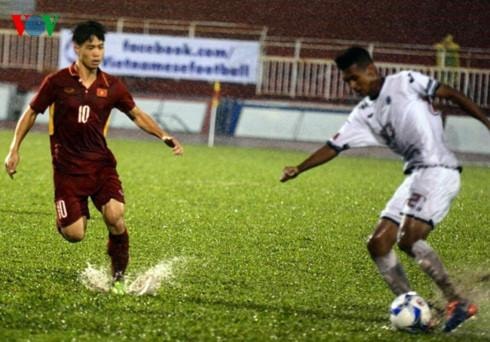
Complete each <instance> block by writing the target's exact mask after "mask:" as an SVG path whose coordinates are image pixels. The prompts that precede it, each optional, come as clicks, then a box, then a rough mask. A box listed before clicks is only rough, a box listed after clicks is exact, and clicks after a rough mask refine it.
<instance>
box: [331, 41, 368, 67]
mask: <svg viewBox="0 0 490 342" xmlns="http://www.w3.org/2000/svg"><path fill="white" fill-rule="evenodd" d="M335 63H336V64H337V67H338V68H339V69H340V70H345V69H347V68H349V67H350V66H351V65H354V64H356V65H357V66H359V67H361V68H365V67H367V66H368V65H369V64H372V63H373V59H372V58H371V56H370V55H369V52H367V50H366V49H364V48H362V47H360V46H353V47H351V48H348V49H347V50H345V51H344V52H342V53H341V54H340V55H338V56H337V58H335Z"/></svg>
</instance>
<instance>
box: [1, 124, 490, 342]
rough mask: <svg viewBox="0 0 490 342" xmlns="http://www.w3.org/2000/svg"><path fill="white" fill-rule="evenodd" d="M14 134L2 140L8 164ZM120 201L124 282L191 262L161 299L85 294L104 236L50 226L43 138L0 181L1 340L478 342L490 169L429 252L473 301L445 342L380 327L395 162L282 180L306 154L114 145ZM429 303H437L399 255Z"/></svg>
mask: <svg viewBox="0 0 490 342" xmlns="http://www.w3.org/2000/svg"><path fill="white" fill-rule="evenodd" d="M11 136H12V133H11V132H5V131H3V132H0V146H2V147H1V151H0V152H1V154H2V158H3V157H4V156H5V155H6V152H7V147H8V145H9V143H10V139H11ZM110 146H111V148H112V150H113V152H114V154H115V155H116V157H117V158H118V161H119V165H118V170H119V173H120V175H121V179H122V181H123V186H124V189H125V194H126V202H127V206H126V222H127V224H128V226H129V229H130V238H131V262H130V266H129V268H128V272H129V274H131V273H133V274H134V273H136V272H141V271H143V270H145V269H147V268H149V267H151V266H154V265H155V264H157V263H158V262H160V261H162V260H168V259H171V258H174V257H182V258H185V260H186V261H185V262H184V263H181V264H180V267H178V268H177V270H176V274H175V278H174V280H173V281H171V282H168V283H165V284H164V285H163V286H162V288H161V289H160V291H159V292H158V294H157V295H156V296H142V297H135V296H129V295H128V296H123V297H120V296H114V295H108V294H100V293H93V292H90V291H88V290H86V289H85V288H84V287H83V285H82V284H81V283H80V281H79V275H80V272H81V271H82V270H83V269H84V268H85V267H86V265H87V262H90V263H92V264H95V265H100V266H102V265H107V264H108V259H107V256H106V252H105V246H106V240H107V232H106V229H105V226H104V224H103V222H102V219H101V216H100V214H99V213H98V212H97V211H96V210H95V208H94V207H93V206H91V207H90V208H91V213H92V219H91V220H90V221H89V229H88V234H87V237H86V239H85V240H84V241H83V242H81V243H79V244H70V243H68V242H66V241H64V240H63V239H62V238H61V237H60V236H59V235H58V233H57V232H56V230H55V227H54V205H53V203H52V202H53V189H52V180H51V165H50V154H49V146H48V137H47V136H46V135H44V134H39V133H31V134H30V135H29V136H28V137H27V138H26V141H24V144H23V148H22V150H21V157H22V161H21V164H20V166H19V168H18V174H17V175H16V177H15V180H14V181H11V180H10V179H9V178H8V176H7V175H6V174H5V173H3V175H2V176H0V191H1V198H0V227H1V228H0V340H2V341H4V340H31V341H44V340H50V341H57V340H72V339H75V340H80V341H96V340H99V341H120V340H138V341H140V340H158V341H162V340H173V341H176V340H181V341H189V340H210V341H217V340H225V341H226V340H228V341H230V340H233V341H235V340H248V341H263V340H278V341H289V340H290V341H297V340H307V341H320V340H323V341H354V340H359V341H393V340H397V341H419V340H427V341H459V340H462V339H463V340H471V341H488V340H489V339H490V328H489V326H490V312H489V310H490V309H489V305H490V301H489V298H488V294H489V289H490V285H489V283H488V278H489V276H488V274H489V271H488V270H489V268H490V267H489V266H490V263H489V261H490V248H488V236H490V220H489V214H488V213H489V203H490V191H489V190H490V189H489V186H488V184H489V182H488V179H490V169H488V168H479V167H470V166H468V167H465V171H464V172H463V174H462V179H463V187H462V191H461V193H460V195H459V196H458V198H457V199H456V200H455V203H454V204H453V207H452V210H451V212H450V214H449V216H448V217H447V218H446V219H445V221H443V223H442V224H440V225H439V226H438V228H437V230H436V231H435V232H434V233H433V234H432V235H431V237H430V240H429V241H430V243H431V244H432V245H433V246H434V247H435V248H436V249H437V251H438V252H439V254H440V256H441V257H442V259H443V260H444V261H445V264H446V266H447V268H448V269H449V271H450V273H451V274H452V275H454V278H455V279H456V281H457V282H458V283H459V284H460V286H462V287H463V288H465V289H466V290H467V291H468V292H469V293H470V294H471V295H472V296H473V298H476V299H478V300H479V303H480V305H481V314H480V315H479V316H480V317H479V319H477V320H474V321H470V322H468V323H466V324H465V326H464V327H463V328H462V329H460V330H458V331H457V332H455V333H454V334H451V336H449V337H448V336H446V335H443V334H441V333H434V334H430V335H427V336H425V335H424V336H414V335H409V334H404V333H400V332H393V331H391V330H389V329H388V328H387V327H388V323H389V322H388V315H387V311H388V306H389V303H390V302H391V300H392V298H393V297H392V295H391V293H390V292H389V291H388V289H387V287H386V286H385V285H384V283H383V282H382V280H381V279H380V277H379V276H378V274H377V272H376V271H375V267H374V264H373V263H372V262H371V260H370V258H369V256H368V254H367V251H366V248H365V241H366V239H367V237H368V236H369V234H370V233H371V231H372V227H373V226H374V224H375V223H376V221H377V217H378V214H379V212H380V211H381V209H382V208H383V207H384V204H385V202H386V201H387V200H388V199H389V198H390V197H391V194H392V192H393V191H394V190H395V188H396V187H397V186H398V184H399V183H400V182H401V180H402V179H403V175H402V173H401V164H400V163H399V162H397V161H390V160H374V159H357V158H351V157H340V158H337V160H335V161H333V162H331V163H330V164H329V165H328V166H323V167H320V168H317V169H315V170H312V171H310V172H309V173H307V174H305V175H302V176H301V177H299V178H298V179H296V180H294V181H291V182H289V183H286V184H281V183H280V182H279V181H278V179H279V176H280V174H281V170H282V167H283V166H284V165H290V164H296V163H298V162H300V161H301V160H303V158H304V157H305V156H306V154H304V153H298V152H285V151H273V150H263V149H248V148H234V147H217V148H213V149H209V148H206V147H203V146H186V155H185V156H184V157H183V158H175V157H173V156H171V154H170V151H169V150H168V149H166V148H165V147H164V145H163V144H161V143H159V142H156V141H155V142H153V141H151V142H150V141H128V140H111V141H110ZM401 257H402V260H403V262H404V263H405V264H406V269H407V272H408V274H409V277H410V279H411V281H412V284H413V285H415V286H414V287H415V288H416V290H417V291H418V292H419V293H421V294H422V295H423V296H424V297H426V298H429V299H434V300H436V301H437V300H439V299H440V295H439V293H438V291H437V290H436V289H435V288H434V287H433V285H432V284H431V282H430V281H428V279H427V277H426V276H425V275H424V274H422V272H420V271H419V270H418V268H417V266H416V265H414V264H413V263H412V262H411V261H410V260H408V259H407V258H406V257H404V256H401Z"/></svg>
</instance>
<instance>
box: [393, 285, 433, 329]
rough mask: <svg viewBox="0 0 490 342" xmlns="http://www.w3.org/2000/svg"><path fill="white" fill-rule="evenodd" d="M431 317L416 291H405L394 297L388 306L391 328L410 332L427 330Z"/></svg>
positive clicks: (427, 306) (424, 302) (425, 303)
mask: <svg viewBox="0 0 490 342" xmlns="http://www.w3.org/2000/svg"><path fill="white" fill-rule="evenodd" d="M430 319H431V313H430V308H429V305H428V304H427V302H426V301H425V300H424V299H423V298H422V297H420V296H419V295H418V294H417V293H416V292H413V291H412V292H407V293H404V294H402V295H400V296H398V297H396V298H395V300H394V301H393V302H392V303H391V307H390V321H391V326H392V327H393V329H396V330H403V331H408V332H412V333H416V332H421V331H427V329H428V327H429V321H430Z"/></svg>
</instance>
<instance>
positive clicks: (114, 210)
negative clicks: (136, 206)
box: [102, 199, 125, 233]
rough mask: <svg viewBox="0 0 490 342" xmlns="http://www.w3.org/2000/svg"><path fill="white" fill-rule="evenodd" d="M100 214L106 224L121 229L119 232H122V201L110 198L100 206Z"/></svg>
mask: <svg viewBox="0 0 490 342" xmlns="http://www.w3.org/2000/svg"><path fill="white" fill-rule="evenodd" d="M102 215H103V217H104V222H105V223H106V225H107V226H109V227H110V228H112V227H113V228H115V229H116V230H117V231H119V230H122V231H121V232H120V233H122V232H124V229H125V227H124V218H123V217H124V203H121V202H118V201H116V200H114V199H111V200H110V201H109V202H108V203H107V204H106V205H104V207H103V208H102ZM116 233H117V232H116Z"/></svg>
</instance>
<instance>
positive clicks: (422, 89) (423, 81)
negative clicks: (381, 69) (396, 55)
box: [407, 71, 440, 99]
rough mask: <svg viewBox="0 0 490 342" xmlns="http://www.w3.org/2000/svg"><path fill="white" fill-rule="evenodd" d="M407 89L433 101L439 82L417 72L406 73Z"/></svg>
mask: <svg viewBox="0 0 490 342" xmlns="http://www.w3.org/2000/svg"><path fill="white" fill-rule="evenodd" d="M407 76H408V82H409V87H410V89H411V90H412V91H414V92H415V93H417V94H418V95H420V96H422V97H427V98H430V99H433V98H434V97H435V95H436V91H437V88H439V85H440V84H439V82H438V81H437V80H435V79H433V78H432V77H429V76H427V75H424V74H421V73H420V72H417V71H408V72H407Z"/></svg>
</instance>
